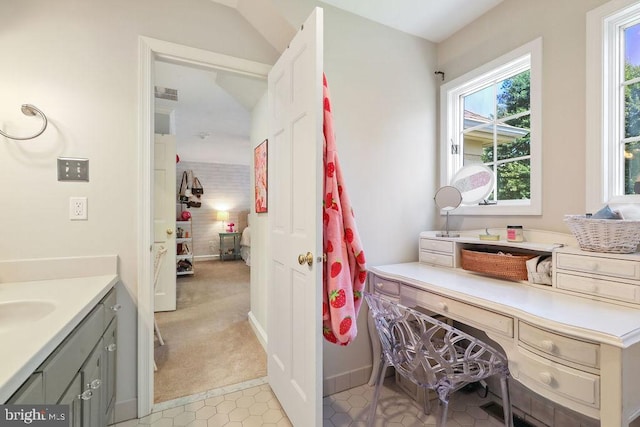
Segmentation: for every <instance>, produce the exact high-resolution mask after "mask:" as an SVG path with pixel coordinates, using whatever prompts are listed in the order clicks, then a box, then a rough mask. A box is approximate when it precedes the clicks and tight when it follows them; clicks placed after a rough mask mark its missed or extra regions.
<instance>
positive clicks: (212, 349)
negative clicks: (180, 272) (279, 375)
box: [154, 260, 267, 403]
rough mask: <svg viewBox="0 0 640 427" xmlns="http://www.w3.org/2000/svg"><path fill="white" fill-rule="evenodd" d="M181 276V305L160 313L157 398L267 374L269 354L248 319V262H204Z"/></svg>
mask: <svg viewBox="0 0 640 427" xmlns="http://www.w3.org/2000/svg"><path fill="white" fill-rule="evenodd" d="M194 269H195V274H194V275H193V276H180V277H178V283H177V310H176V311H170V312H161V313H156V320H157V321H158V326H159V328H160V332H161V334H162V338H163V339H164V342H165V345H163V346H160V345H159V343H158V341H157V339H156V341H155V361H156V364H157V365H158V370H157V371H156V373H155V381H154V390H155V392H154V394H155V396H154V401H155V402H156V403H158V402H164V401H167V400H171V399H175V398H178V397H182V396H188V395H191V394H195V393H199V392H203V391H207V390H211V389H215V388H219V387H223V386H227V385H231V384H237V383H240V382H243V381H247V380H250V379H254V378H259V377H263V376H265V375H266V374H267V366H266V362H267V357H266V354H265V352H264V350H263V348H262V346H261V345H260V343H259V342H258V339H257V338H256V336H255V334H254V333H253V330H252V329H251V326H249V321H248V320H247V319H248V318H247V314H248V313H249V309H250V305H249V267H248V266H247V265H246V264H245V263H244V262H243V261H241V260H240V261H224V262H222V261H218V260H215V261H202V262H197V263H196V264H195V266H194Z"/></svg>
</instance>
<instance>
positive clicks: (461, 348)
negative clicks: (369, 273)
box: [365, 292, 507, 390]
mask: <svg viewBox="0 0 640 427" xmlns="http://www.w3.org/2000/svg"><path fill="white" fill-rule="evenodd" d="M365 300H366V302H367V305H368V306H369V309H370V313H371V316H372V317H373V320H374V324H375V327H376V331H377V332H378V337H379V338H380V344H381V346H382V351H383V356H384V358H385V360H386V362H387V363H388V364H389V365H393V366H394V368H395V369H396V370H397V371H398V372H399V373H400V374H402V375H403V376H404V377H406V378H407V379H409V380H411V381H413V382H414V383H416V384H417V385H419V386H422V387H427V388H431V389H434V388H436V387H437V386H438V385H439V384H441V383H442V381H446V382H447V384H448V386H447V387H448V388H451V389H454V390H455V389H457V388H458V387H457V386H458V385H459V386H460V387H461V386H463V385H464V384H467V383H469V382H475V381H479V380H481V379H483V378H487V377H489V376H491V375H494V374H496V373H498V372H499V370H506V369H507V359H506V357H505V356H504V355H503V354H502V353H500V352H499V351H497V350H496V349H494V348H493V347H491V346H490V345H488V344H486V343H484V342H482V341H480V340H479V339H477V338H475V337H473V336H471V335H469V334H467V333H465V332H462V331H460V330H458V329H456V328H454V327H453V326H450V325H447V324H446V323H443V322H441V321H439V320H437V319H434V318H433V317H430V316H427V315H426V314H424V313H421V312H418V311H416V310H413V309H410V308H407V307H404V306H402V305H400V304H397V303H395V302H392V301H389V300H387V299H385V298H383V297H380V296H378V295H374V294H371V293H368V292H365Z"/></svg>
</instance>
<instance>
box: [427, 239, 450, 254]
mask: <svg viewBox="0 0 640 427" xmlns="http://www.w3.org/2000/svg"><path fill="white" fill-rule="evenodd" d="M423 250H427V251H437V252H444V253H447V254H452V253H453V242H447V241H446V240H436V239H425V238H421V239H420V251H423Z"/></svg>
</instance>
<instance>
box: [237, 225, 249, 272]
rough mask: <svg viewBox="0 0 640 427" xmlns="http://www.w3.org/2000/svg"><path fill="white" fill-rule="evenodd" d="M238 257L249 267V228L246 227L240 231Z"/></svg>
mask: <svg viewBox="0 0 640 427" xmlns="http://www.w3.org/2000/svg"><path fill="white" fill-rule="evenodd" d="M240 256H241V257H242V259H243V260H244V262H245V264H247V265H251V227H249V226H246V227H245V228H244V230H242V237H241V238H240Z"/></svg>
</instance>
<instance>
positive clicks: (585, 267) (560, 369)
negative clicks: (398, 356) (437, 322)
mask: <svg viewBox="0 0 640 427" xmlns="http://www.w3.org/2000/svg"><path fill="white" fill-rule="evenodd" d="M483 231H484V230H483ZM496 232H499V231H496ZM478 233H479V232H478V231H477V230H476V231H473V232H468V233H464V232H462V233H461V234H462V235H461V237H459V238H447V237H437V236H436V235H435V233H432V232H425V233H422V234H421V235H420V238H419V247H418V250H419V259H420V262H415V263H404V264H394V265H386V266H379V267H373V268H371V270H370V273H369V290H370V292H375V293H378V294H381V295H384V296H386V297H388V298H391V299H393V300H397V301H400V303H402V304H404V305H406V306H409V307H421V308H423V309H426V310H428V311H429V312H432V313H436V314H440V315H444V316H446V317H448V318H450V319H453V320H454V321H457V322H461V323H463V324H468V325H470V326H472V327H475V328H478V329H480V330H482V331H484V332H485V333H486V334H487V335H488V336H489V337H490V338H491V339H492V340H494V341H495V342H497V343H498V344H500V346H501V347H502V348H503V349H504V351H505V353H506V355H507V357H508V359H509V369H510V371H511V374H512V376H513V378H514V379H516V380H517V381H519V382H520V383H522V384H523V385H525V386H526V387H527V388H529V389H530V390H533V391H534V392H536V393H538V394H540V395H541V396H544V397H546V398H548V399H549V400H551V401H553V402H556V403H557V404H559V405H561V406H563V407H567V408H569V409H571V410H573V411H577V412H579V413H581V414H584V415H586V416H587V417H590V418H592V419H594V421H595V420H599V421H600V425H602V426H606V427H613V426H625V427H626V426H629V425H636V423H632V422H633V421H634V420H636V419H637V418H638V417H639V415H640V382H638V380H637V378H638V375H640V255H639V254H638V253H635V254H628V255H619V254H604V253H595V252H585V251H581V250H580V249H579V248H577V247H576V244H575V242H572V236H570V235H562V234H559V233H545V232H529V233H527V232H526V231H525V233H526V234H525V242H522V243H513V242H507V241H504V240H500V241H495V242H487V241H482V240H480V239H479V238H478V236H479V234H478ZM501 234H502V235H503V236H504V230H503V231H502V233H501ZM503 238H504V237H503ZM488 246H489V247H491V248H493V249H496V250H502V251H505V252H508V251H530V252H533V253H535V254H541V255H544V254H547V255H551V256H552V259H553V262H552V266H553V279H552V283H551V285H539V284H531V283H527V282H525V281H522V282H518V281H509V280H502V279H497V278H493V277H488V276H486V275H482V274H477V273H471V272H467V271H465V270H462V269H461V268H460V251H461V250H462V249H473V248H479V247H483V248H485V247H488ZM370 330H373V329H372V328H370ZM372 341H373V342H374V352H376V353H377V352H379V347H378V345H379V344H378V343H377V340H375V339H373V340H372ZM377 359H378V358H377V357H374V361H377ZM375 363H376V362H374V364H375ZM376 370H377V367H376V366H374V372H376ZM552 422H553V421H552ZM631 423H632V424H631ZM556 425H559V424H557V422H556Z"/></svg>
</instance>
